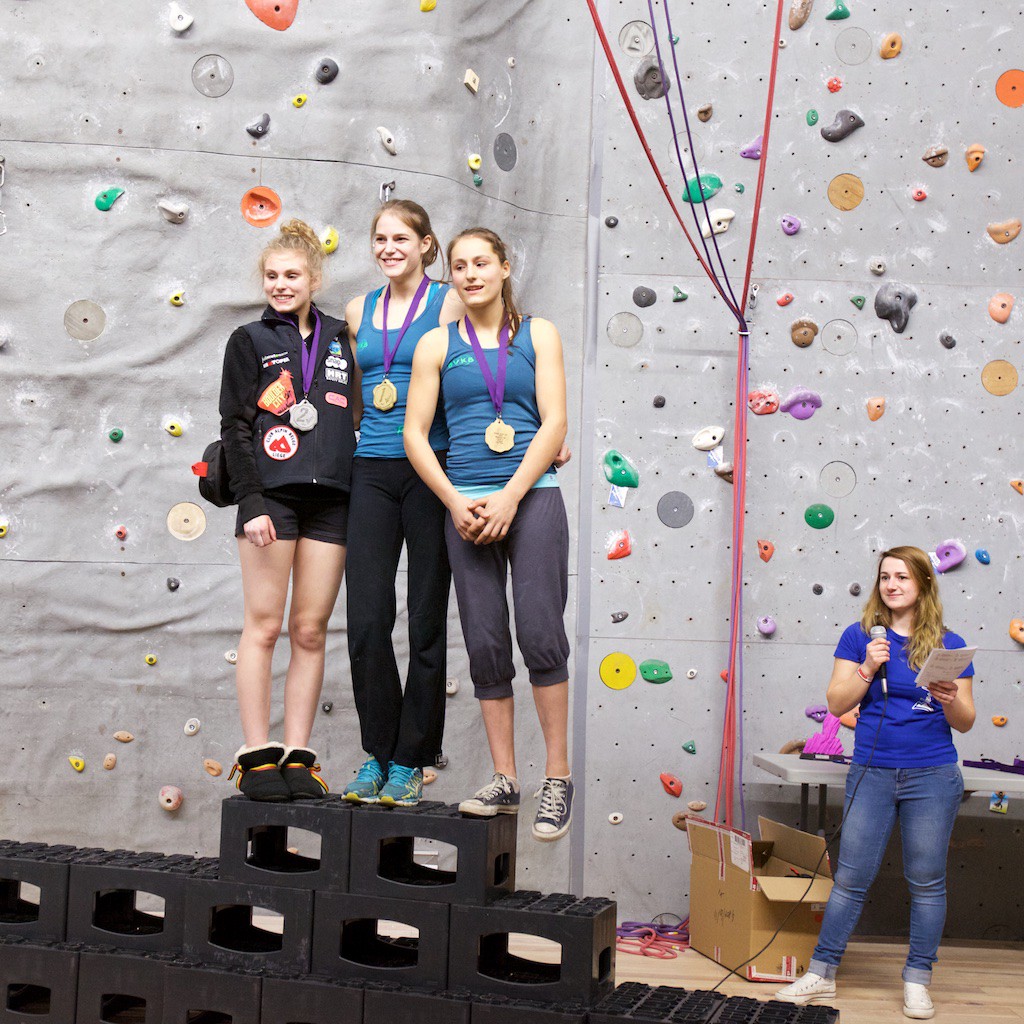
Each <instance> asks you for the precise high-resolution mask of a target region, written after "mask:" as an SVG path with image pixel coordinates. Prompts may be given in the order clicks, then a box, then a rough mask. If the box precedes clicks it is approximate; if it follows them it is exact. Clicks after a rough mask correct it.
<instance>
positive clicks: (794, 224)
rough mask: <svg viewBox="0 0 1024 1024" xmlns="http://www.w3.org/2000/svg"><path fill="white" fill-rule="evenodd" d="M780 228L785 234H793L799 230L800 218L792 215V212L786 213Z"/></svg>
mask: <svg viewBox="0 0 1024 1024" xmlns="http://www.w3.org/2000/svg"><path fill="white" fill-rule="evenodd" d="M781 223H782V230H783V231H784V232H785V233H786V234H787V235H795V234H796V233H797V232H798V231H799V230H800V218H799V217H794V216H793V215H792V214H790V213H787V214H786V216H785V217H783V218H782V222H781Z"/></svg>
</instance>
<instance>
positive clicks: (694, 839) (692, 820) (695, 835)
mask: <svg viewBox="0 0 1024 1024" xmlns="http://www.w3.org/2000/svg"><path fill="white" fill-rule="evenodd" d="M734 836H735V837H736V838H737V839H745V840H746V841H747V843H748V844H749V843H750V834H749V833H748V832H742V831H740V829H738V828H730V827H729V826H728V825H722V824H720V823H719V822H717V821H708V820H707V819H706V818H696V817H693V816H692V815H689V814H688V815H687V816H686V839H687V841H688V842H689V844H690V852H691V853H692V854H693V855H694V856H695V857H707V858H709V859H710V860H713V861H715V862H716V863H717V861H718V860H719V859H720V855H721V853H722V850H723V849H724V850H726V851H728V850H729V848H730V847H729V844H730V842H731V841H732V837H734ZM720 838H722V839H724V843H725V845H724V847H723V846H721V845H719V839H720Z"/></svg>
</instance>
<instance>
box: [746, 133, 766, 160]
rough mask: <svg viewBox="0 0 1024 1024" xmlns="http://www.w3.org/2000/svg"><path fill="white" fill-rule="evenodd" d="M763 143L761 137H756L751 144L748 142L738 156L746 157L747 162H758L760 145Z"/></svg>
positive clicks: (762, 137)
mask: <svg viewBox="0 0 1024 1024" xmlns="http://www.w3.org/2000/svg"><path fill="white" fill-rule="evenodd" d="M763 141H764V136H763V135H758V137H757V138H756V139H754V141H753V142H748V143H747V144H746V145H745V146H744V147H743V148H742V149H741V150H740V156H742V157H746V158H747V159H748V160H760V159H761V143H762V142H763Z"/></svg>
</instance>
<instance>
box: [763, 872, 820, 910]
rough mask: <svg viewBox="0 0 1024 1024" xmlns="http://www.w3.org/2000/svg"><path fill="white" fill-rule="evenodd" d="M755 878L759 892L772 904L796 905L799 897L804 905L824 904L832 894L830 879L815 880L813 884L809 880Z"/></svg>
mask: <svg viewBox="0 0 1024 1024" xmlns="http://www.w3.org/2000/svg"><path fill="white" fill-rule="evenodd" d="M756 878H757V884H758V886H759V887H760V889H761V891H762V892H763V893H764V894H765V896H766V897H767V898H768V899H769V900H770V901H771V902H772V903H796V902H797V901H799V900H800V897H801V896H803V902H804V903H824V902H825V901H826V900H827V899H828V897H829V893H830V892H832V879H831V878H815V879H814V881H813V882H812V881H811V880H810V879H809V878H779V877H777V876H772V875H764V876H762V875H757V876H756ZM808 884H810V889H809V890H808V889H807V886H808ZM805 891H806V892H807V895H806V896H804V892H805Z"/></svg>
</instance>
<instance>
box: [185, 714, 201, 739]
mask: <svg viewBox="0 0 1024 1024" xmlns="http://www.w3.org/2000/svg"><path fill="white" fill-rule="evenodd" d="M199 724H200V723H199V719H198V718H190V719H189V720H188V721H187V722H186V723H185V729H184V732H185V735H186V736H195V734H196V733H197V732H199Z"/></svg>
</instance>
